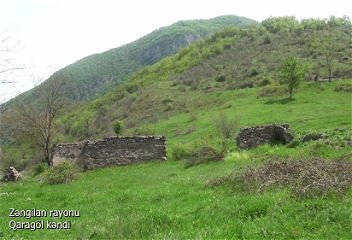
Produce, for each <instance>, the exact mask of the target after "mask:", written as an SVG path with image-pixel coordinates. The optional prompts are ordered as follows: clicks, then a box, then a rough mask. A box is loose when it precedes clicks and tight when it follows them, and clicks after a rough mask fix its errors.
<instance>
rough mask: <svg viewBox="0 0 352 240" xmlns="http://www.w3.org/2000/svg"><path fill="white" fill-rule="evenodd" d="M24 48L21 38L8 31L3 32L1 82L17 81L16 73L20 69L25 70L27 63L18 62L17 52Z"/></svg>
mask: <svg viewBox="0 0 352 240" xmlns="http://www.w3.org/2000/svg"><path fill="white" fill-rule="evenodd" d="M22 49H23V47H22V45H21V42H20V40H19V39H14V37H12V36H10V35H8V34H7V31H2V32H1V70H0V76H1V77H0V82H1V83H3V84H12V83H16V80H15V78H14V76H15V73H16V72H17V71H19V70H25V69H26V66H25V64H20V63H16V62H15V59H16V53H18V52H19V51H21V50H22Z"/></svg>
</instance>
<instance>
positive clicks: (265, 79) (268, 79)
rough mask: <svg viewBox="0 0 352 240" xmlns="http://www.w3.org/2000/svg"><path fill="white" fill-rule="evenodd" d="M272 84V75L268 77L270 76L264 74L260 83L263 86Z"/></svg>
mask: <svg viewBox="0 0 352 240" xmlns="http://www.w3.org/2000/svg"><path fill="white" fill-rule="evenodd" d="M270 84H273V80H272V79H271V77H268V76H264V77H263V78H262V80H260V83H259V85H260V86H261V87H264V86H267V85H270Z"/></svg>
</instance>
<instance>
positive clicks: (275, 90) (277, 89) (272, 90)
mask: <svg viewBox="0 0 352 240" xmlns="http://www.w3.org/2000/svg"><path fill="white" fill-rule="evenodd" d="M286 92H287V91H286V89H285V88H284V87H283V86H282V85H278V84H273V85H267V86H264V87H262V88H261V89H260V90H259V92H258V96H259V97H270V96H279V95H282V94H284V93H286Z"/></svg>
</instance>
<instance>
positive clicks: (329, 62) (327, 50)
mask: <svg viewBox="0 0 352 240" xmlns="http://www.w3.org/2000/svg"><path fill="white" fill-rule="evenodd" d="M318 47H319V48H320V49H318V51H320V52H321V53H322V54H323V56H324V60H325V66H326V67H327V68H328V72H329V82H331V72H332V67H333V64H334V61H335V59H337V58H338V51H337V49H338V48H341V44H338V43H337V42H336V39H333V38H332V37H329V38H326V39H324V40H323V41H322V42H321V43H320V44H319V45H318Z"/></svg>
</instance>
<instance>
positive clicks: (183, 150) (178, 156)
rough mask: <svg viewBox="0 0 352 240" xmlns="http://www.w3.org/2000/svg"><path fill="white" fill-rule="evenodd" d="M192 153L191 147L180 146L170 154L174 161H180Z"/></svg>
mask: <svg viewBox="0 0 352 240" xmlns="http://www.w3.org/2000/svg"><path fill="white" fill-rule="evenodd" d="M191 152H192V151H191V147H190V146H189V145H184V144H178V145H176V146H174V147H173V148H172V149H171V151H170V154H171V158H172V159H173V160H175V161H179V160H182V159H183V158H184V157H186V156H188V155H189V154H190V153H191Z"/></svg>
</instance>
